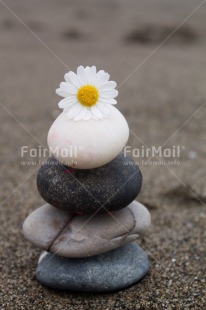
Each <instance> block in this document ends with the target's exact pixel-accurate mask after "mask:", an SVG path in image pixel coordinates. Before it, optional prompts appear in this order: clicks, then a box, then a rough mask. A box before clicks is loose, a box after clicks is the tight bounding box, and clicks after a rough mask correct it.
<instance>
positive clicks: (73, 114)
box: [67, 104, 83, 118]
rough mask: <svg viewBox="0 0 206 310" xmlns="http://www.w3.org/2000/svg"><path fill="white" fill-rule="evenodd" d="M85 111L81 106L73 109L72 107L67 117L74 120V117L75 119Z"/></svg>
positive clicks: (74, 106)
mask: <svg viewBox="0 0 206 310" xmlns="http://www.w3.org/2000/svg"><path fill="white" fill-rule="evenodd" d="M82 109H83V106H81V105H79V104H78V105H76V104H75V105H73V106H72V107H71V109H69V111H68V112H67V116H68V118H72V117H74V116H76V115H77V114H78V113H79V112H80V111H81V110H82Z"/></svg>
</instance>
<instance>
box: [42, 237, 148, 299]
mask: <svg viewBox="0 0 206 310" xmlns="http://www.w3.org/2000/svg"><path fill="white" fill-rule="evenodd" d="M147 271H148V258H147V255H146V254H145V252H144V251H143V250H142V248H141V247H139V246H138V245H137V244H134V243H129V244H126V245H124V246H122V247H120V248H118V249H115V250H113V251H110V252H107V253H106V254H101V255H97V256H92V257H87V258H65V257H61V256H57V255H54V254H51V253H46V252H44V253H43V255H42V256H41V257H40V260H39V263H38V266H37V269H36V278H37V280H38V281H39V282H40V283H41V284H43V285H45V286H48V287H51V288H55V289H60V290H67V291H81V292H93V293H106V292H111V291H117V290H121V289H124V288H127V287H129V286H131V285H132V284H135V283H136V282H138V281H139V280H141V279H142V278H143V277H144V276H145V275H146V273H147Z"/></svg>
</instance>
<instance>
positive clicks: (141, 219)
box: [23, 201, 150, 257]
mask: <svg viewBox="0 0 206 310" xmlns="http://www.w3.org/2000/svg"><path fill="white" fill-rule="evenodd" d="M149 225H150V214H149V212H148V211H147V209H146V208H145V207H144V206H143V205H142V204H140V203H138V202H137V201H133V202H132V203H131V204H130V205H129V206H128V207H126V208H124V209H121V210H118V211H115V212H112V213H103V214H99V213H97V214H96V215H94V216H89V215H81V216H78V215H76V214H72V213H70V212H66V211H64V210H60V209H56V208H54V207H52V206H50V205H48V204H46V205H44V206H42V207H41V208H39V209H37V210H35V211H34V212H32V213H31V214H30V215H29V216H28V217H27V218H26V220H25V222H24V225H23V233H24V235H25V237H26V238H27V239H28V240H30V241H31V242H32V243H34V244H35V245H37V246H39V247H41V248H43V249H44V250H46V251H48V252H52V253H55V254H57V255H60V256H65V257H86V256H93V255H98V254H101V253H105V252H108V251H111V250H113V249H115V248H118V247H119V246H121V245H123V244H126V243H128V242H131V241H134V240H135V239H137V238H138V237H139V235H140V234H142V233H144V231H145V230H146V229H147V228H148V226H149Z"/></svg>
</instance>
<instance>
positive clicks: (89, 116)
mask: <svg viewBox="0 0 206 310" xmlns="http://www.w3.org/2000/svg"><path fill="white" fill-rule="evenodd" d="M91 117H92V113H91V109H86V114H85V115H84V117H83V120H85V121H88V120H89V119H90V118H91Z"/></svg>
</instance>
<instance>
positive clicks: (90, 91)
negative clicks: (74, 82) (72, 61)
mask: <svg viewBox="0 0 206 310" xmlns="http://www.w3.org/2000/svg"><path fill="white" fill-rule="evenodd" d="M98 98H99V93H98V90H97V88H96V87H95V86H92V85H84V86H82V87H80V88H79V90H78V92H77V99H78V101H79V102H80V103H81V104H82V105H83V106H85V107H92V106H93V105H95V104H96V103H97V100H98Z"/></svg>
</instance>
